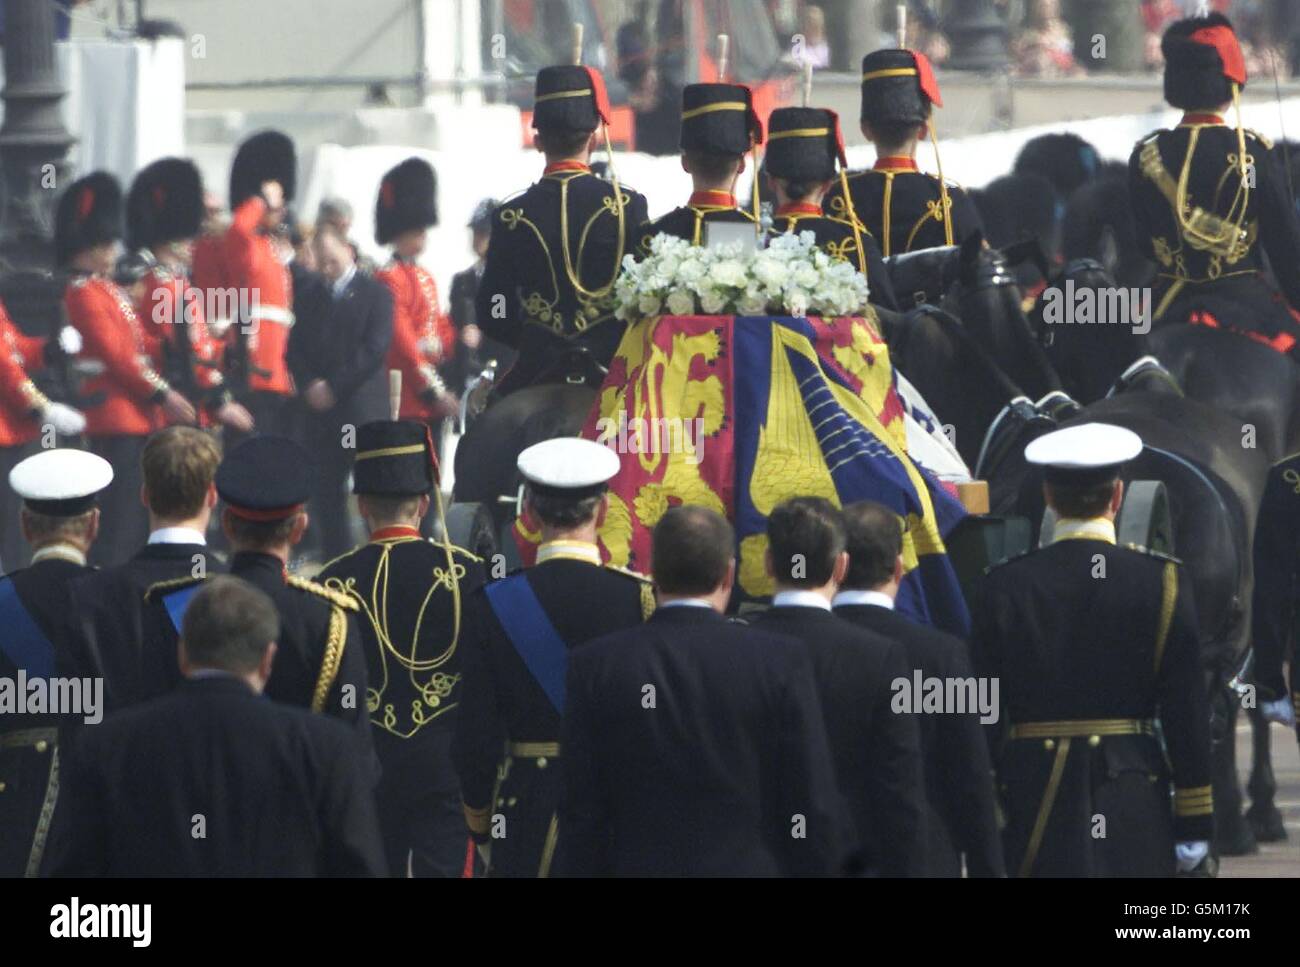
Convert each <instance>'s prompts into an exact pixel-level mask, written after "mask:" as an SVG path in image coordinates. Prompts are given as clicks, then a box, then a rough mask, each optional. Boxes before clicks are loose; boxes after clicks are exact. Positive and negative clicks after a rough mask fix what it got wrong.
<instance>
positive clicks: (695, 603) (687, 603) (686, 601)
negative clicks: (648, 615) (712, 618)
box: [659, 598, 713, 610]
mask: <svg viewBox="0 0 1300 967" xmlns="http://www.w3.org/2000/svg"><path fill="white" fill-rule="evenodd" d="M659 607H660V608H708V609H709V610H713V605H712V603H711V602H708V601H705V600H704V599H703V598H675V599H674V600H672V601H665V602H664V603H663V604H661V605H659Z"/></svg>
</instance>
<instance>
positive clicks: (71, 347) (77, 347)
mask: <svg viewBox="0 0 1300 967" xmlns="http://www.w3.org/2000/svg"><path fill="white" fill-rule="evenodd" d="M59 348H61V349H62V350H63V351H64V352H65V353H67V354H68V355H69V356H75V355H77V353H79V352H81V333H79V332H77V330H75V329H73V328H72V327H71V326H64V327H63V328H62V329H60V330H59Z"/></svg>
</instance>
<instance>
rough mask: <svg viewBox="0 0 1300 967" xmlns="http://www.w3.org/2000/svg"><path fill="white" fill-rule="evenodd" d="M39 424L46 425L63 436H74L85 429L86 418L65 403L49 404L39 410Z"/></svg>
mask: <svg viewBox="0 0 1300 967" xmlns="http://www.w3.org/2000/svg"><path fill="white" fill-rule="evenodd" d="M41 422H42V423H48V424H50V425H51V426H52V427H54V429H55V431H56V432H58V433H62V434H63V435H64V436H76V435H77V434H78V433H80V432H81V431H82V430H84V429H85V428H86V417H85V415H84V414H83V413H82V412H81V410H74V409H73V408H72V407H71V406H68V405H67V404H65V403H50V404H49V405H48V406H46V407H45V408H44V409H43V410H41Z"/></svg>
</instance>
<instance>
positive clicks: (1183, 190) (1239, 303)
mask: <svg viewBox="0 0 1300 967" xmlns="http://www.w3.org/2000/svg"><path fill="white" fill-rule="evenodd" d="M1160 46H1161V50H1162V51H1163V52H1164V56H1165V100H1166V101H1168V102H1169V103H1170V104H1171V105H1173V106H1174V107H1177V108H1182V109H1183V110H1184V111H1185V112H1186V113H1185V114H1184V115H1183V118H1182V120H1181V121H1180V122H1179V124H1178V126H1177V127H1175V128H1173V129H1171V130H1162V131H1156V132H1154V133H1152V134H1151V135H1149V136H1147V137H1146V138H1144V139H1143V140H1142V141H1141V142H1139V143H1138V145H1137V147H1136V148H1134V150H1133V155H1132V157H1131V158H1130V159H1129V192H1130V194H1131V195H1132V198H1133V214H1134V217H1135V218H1136V221H1137V237H1138V241H1139V244H1140V245H1141V247H1142V249H1143V251H1144V253H1145V254H1146V256H1147V257H1148V258H1150V259H1151V260H1152V261H1154V262H1155V263H1156V265H1157V278H1156V287H1155V292H1154V294H1153V299H1154V312H1153V318H1154V319H1155V320H1156V321H1159V320H1161V319H1164V318H1167V319H1169V320H1172V321H1180V322H1181V321H1186V320H1187V319H1188V318H1189V317H1190V316H1192V314H1193V313H1197V312H1201V313H1208V314H1209V316H1210V318H1208V319H1206V318H1203V317H1202V319H1201V321H1204V322H1207V323H1210V324H1214V325H1221V326H1232V327H1234V328H1237V329H1241V330H1245V331H1248V332H1252V333H1257V334H1258V335H1259V337H1260V338H1262V339H1266V340H1269V341H1271V342H1273V344H1274V346H1275V347H1276V348H1278V349H1280V350H1281V351H1283V352H1287V351H1292V350H1294V347H1295V345H1296V340H1297V339H1300V323H1298V322H1297V321H1296V320H1295V318H1294V317H1293V316H1292V314H1291V311H1288V304H1289V306H1290V309H1291V310H1296V309H1300V217H1298V216H1297V214H1296V210H1295V207H1294V206H1293V204H1292V198H1291V197H1290V194H1289V192H1288V190H1287V183H1286V176H1285V174H1284V173H1283V172H1282V171H1281V169H1280V168H1279V166H1278V164H1277V161H1276V159H1275V157H1274V153H1273V151H1272V150H1271V149H1272V147H1273V146H1272V144H1271V143H1270V142H1269V141H1268V139H1267V138H1265V137H1263V136H1262V135H1260V134H1256V133H1255V132H1254V131H1247V130H1245V129H1243V128H1242V127H1241V117H1240V114H1238V116H1237V119H1236V120H1237V124H1236V127H1235V128H1234V127H1230V126H1228V125H1227V124H1225V123H1224V119H1223V115H1224V114H1225V113H1226V112H1227V110H1228V109H1229V108H1230V107H1231V106H1232V105H1233V104H1234V103H1235V102H1237V101H1238V100H1239V98H1240V92H1241V89H1242V88H1244V87H1245V85H1246V66H1245V62H1244V60H1243V58H1242V53H1241V47H1240V46H1239V45H1238V43H1237V37H1236V35H1235V34H1234V33H1233V30H1232V25H1231V24H1230V23H1229V22H1228V19H1227V18H1226V17H1224V16H1223V15H1222V14H1218V13H1212V14H1210V15H1209V16H1208V17H1193V18H1190V19H1187V20H1180V21H1178V22H1176V23H1174V24H1172V25H1170V27H1169V29H1168V30H1167V31H1166V32H1165V36H1164V39H1163V40H1162V41H1161V44H1160ZM1243 150H1244V153H1245V156H1244V157H1242V153H1243ZM1266 257H1267V258H1266ZM1266 267H1267V268H1268V269H1271V270H1272V276H1273V278H1274V279H1275V280H1276V282H1277V285H1278V286H1280V287H1281V290H1282V294H1283V295H1285V301H1283V299H1282V298H1281V297H1280V296H1279V294H1278V292H1277V289H1276V288H1275V286H1274V284H1273V283H1272V282H1271V281H1269V280H1268V278H1267V276H1266V272H1265V270H1266ZM1293 355H1295V354H1294V353H1293Z"/></svg>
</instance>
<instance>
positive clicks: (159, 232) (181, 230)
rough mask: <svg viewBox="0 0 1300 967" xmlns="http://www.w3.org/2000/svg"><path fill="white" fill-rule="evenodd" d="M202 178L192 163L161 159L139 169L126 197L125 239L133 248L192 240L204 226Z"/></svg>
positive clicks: (181, 159) (179, 159) (182, 160)
mask: <svg viewBox="0 0 1300 967" xmlns="http://www.w3.org/2000/svg"><path fill="white" fill-rule="evenodd" d="M203 214H204V212H203V177H202V175H200V174H199V169H198V168H197V167H195V165H194V163H193V162H192V161H187V160H186V159H184V158H161V159H159V160H158V161H155V162H153V164H150V165H148V166H146V167H145V168H142V169H141V170H140V173H139V174H137V175H136V176H135V180H134V181H132V182H131V190H130V191H128V192H127V195H126V239H127V246H128V247H130V248H133V249H139V248H151V247H153V246H154V245H157V244H159V243H161V242H171V241H174V240H176V239H179V238H193V237H195V236H196V235H198V234H199V228H200V227H201V226H202V225H203Z"/></svg>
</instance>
